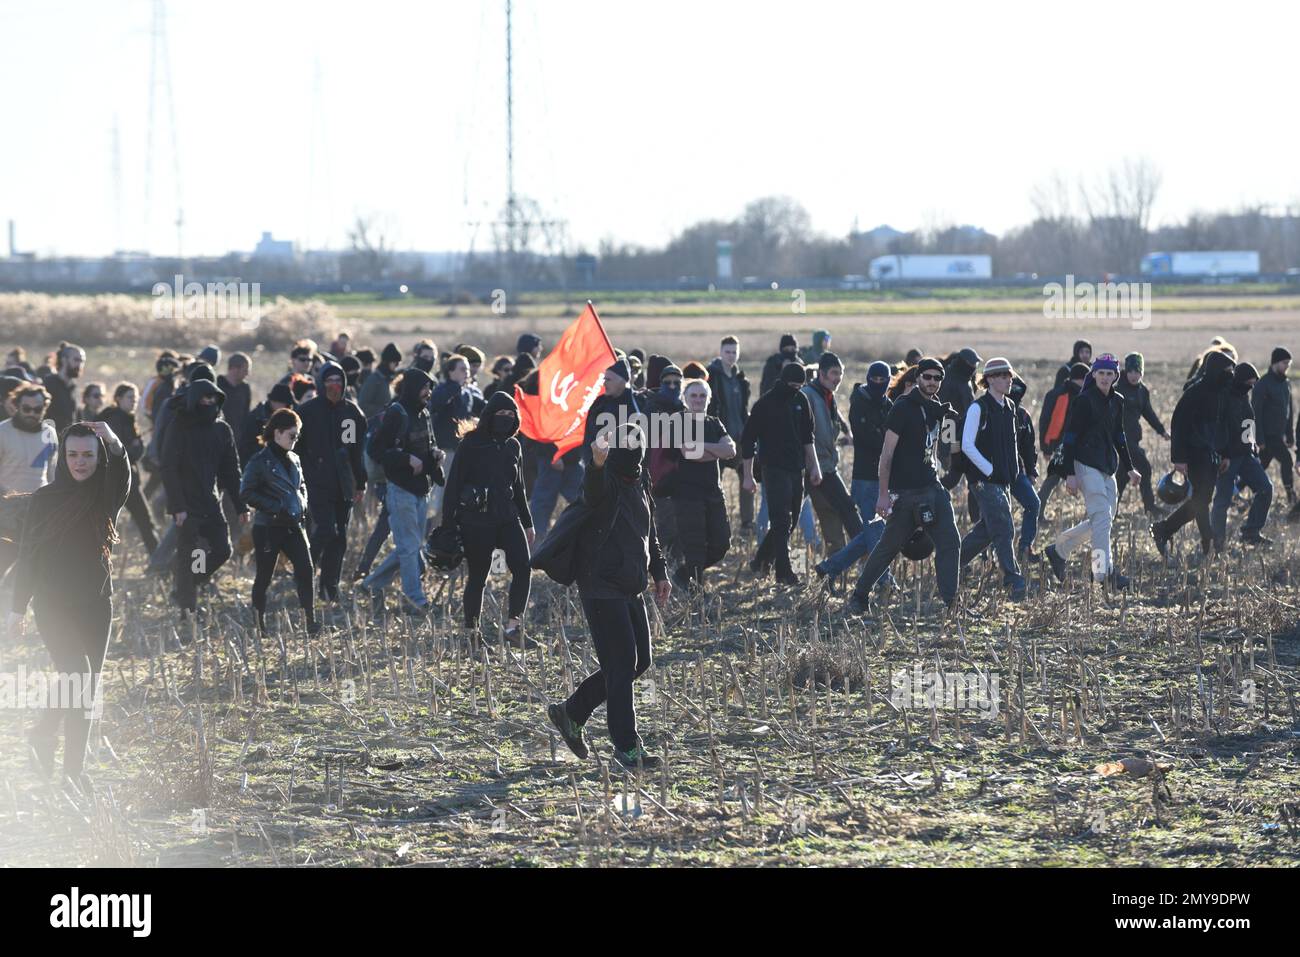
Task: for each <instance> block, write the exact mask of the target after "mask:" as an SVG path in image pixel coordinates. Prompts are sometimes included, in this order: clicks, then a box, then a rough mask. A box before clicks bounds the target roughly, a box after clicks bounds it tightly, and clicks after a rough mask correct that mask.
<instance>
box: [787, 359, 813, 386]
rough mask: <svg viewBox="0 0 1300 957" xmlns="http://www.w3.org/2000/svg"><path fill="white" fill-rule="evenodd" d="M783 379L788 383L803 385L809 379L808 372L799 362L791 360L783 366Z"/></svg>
mask: <svg viewBox="0 0 1300 957" xmlns="http://www.w3.org/2000/svg"><path fill="white" fill-rule="evenodd" d="M781 381H782V382H784V383H785V384H786V385H803V384H804V383H805V382H807V381H808V373H807V372H805V371H804V368H803V366H802V365H800V364H799V363H798V362H791V363H788V364H787V365H785V366H782V367H781Z"/></svg>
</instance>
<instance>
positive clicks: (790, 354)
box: [758, 332, 799, 396]
mask: <svg viewBox="0 0 1300 957" xmlns="http://www.w3.org/2000/svg"><path fill="white" fill-rule="evenodd" d="M791 360H794V361H796V362H798V361H799V340H798V339H796V338H795V337H794V336H792V335H791V334H790V333H788V332H787V333H786V334H785V335H783V336H782V337H781V344H780V347H779V348H778V349H777V351H776V352H774V353H773V354H772V355H770V356H768V357H767V361H766V362H764V363H763V376H762V378H761V379H759V383H758V394H759V395H760V396H764V395H767V394H768V393H769V392H771V391H772V386H774V385H776V382H777V380H778V379H779V378H780V377H781V369H782V368H783V367H784V366H785V364H786V363H787V362H789V361H791Z"/></svg>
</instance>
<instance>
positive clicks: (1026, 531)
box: [1011, 472, 1042, 550]
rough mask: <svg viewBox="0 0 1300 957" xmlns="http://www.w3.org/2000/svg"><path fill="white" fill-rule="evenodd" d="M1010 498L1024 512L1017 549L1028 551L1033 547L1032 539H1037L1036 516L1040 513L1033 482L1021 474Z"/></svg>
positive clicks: (1024, 474) (1012, 488)
mask: <svg viewBox="0 0 1300 957" xmlns="http://www.w3.org/2000/svg"><path fill="white" fill-rule="evenodd" d="M1011 496H1012V498H1014V499H1015V500H1016V501H1017V502H1019V503H1020V508H1021V509H1022V510H1023V512H1024V514H1023V515H1022V516H1021V517H1020V543H1019V544H1018V545H1017V548H1019V549H1022V550H1028V549H1030V548H1033V547H1034V539H1035V538H1037V537H1038V515H1039V513H1040V512H1041V511H1042V504H1041V503H1040V502H1039V501H1038V493H1037V492H1036V491H1034V480H1033V479H1031V478H1030V477H1029V476H1028V474H1026V473H1025V472H1021V473H1020V476H1019V478H1017V479H1016V480H1015V482H1014V483H1013V484H1012V486H1011Z"/></svg>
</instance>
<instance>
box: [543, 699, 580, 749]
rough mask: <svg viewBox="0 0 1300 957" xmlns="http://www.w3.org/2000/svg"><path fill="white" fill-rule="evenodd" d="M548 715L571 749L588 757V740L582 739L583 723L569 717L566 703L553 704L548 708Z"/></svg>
mask: <svg viewBox="0 0 1300 957" xmlns="http://www.w3.org/2000/svg"><path fill="white" fill-rule="evenodd" d="M546 716H547V717H548V718H550V719H551V724H553V725H555V730H556V731H558V732H560V737H562V738H563V739H564V743H565V744H567V745H568V746H569V750H570V751H572V752H573V753H574V754H576V755H577V756H578V757H580V758H583V759H586V757H587V742H586V741H583V740H582V725H580V724H578V723H577V722H576V721H574V720H573V719H572V718H570V717H569V712H568V711H566V710H565V708H564V705H563V704H553V705H551V706H550V707H548V708H547V709H546Z"/></svg>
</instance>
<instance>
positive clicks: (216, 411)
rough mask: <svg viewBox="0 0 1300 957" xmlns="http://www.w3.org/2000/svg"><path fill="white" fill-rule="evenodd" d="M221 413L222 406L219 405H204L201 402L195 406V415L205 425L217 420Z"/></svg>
mask: <svg viewBox="0 0 1300 957" xmlns="http://www.w3.org/2000/svg"><path fill="white" fill-rule="evenodd" d="M220 414H221V406H219V405H215V404H213V405H203V404H202V403H200V404H199V405H197V406H195V407H194V417H195V418H196V419H198V421H199V422H202V423H204V424H205V425H206V424H211V423H213V422H215V421H217V416H219V415H220Z"/></svg>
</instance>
